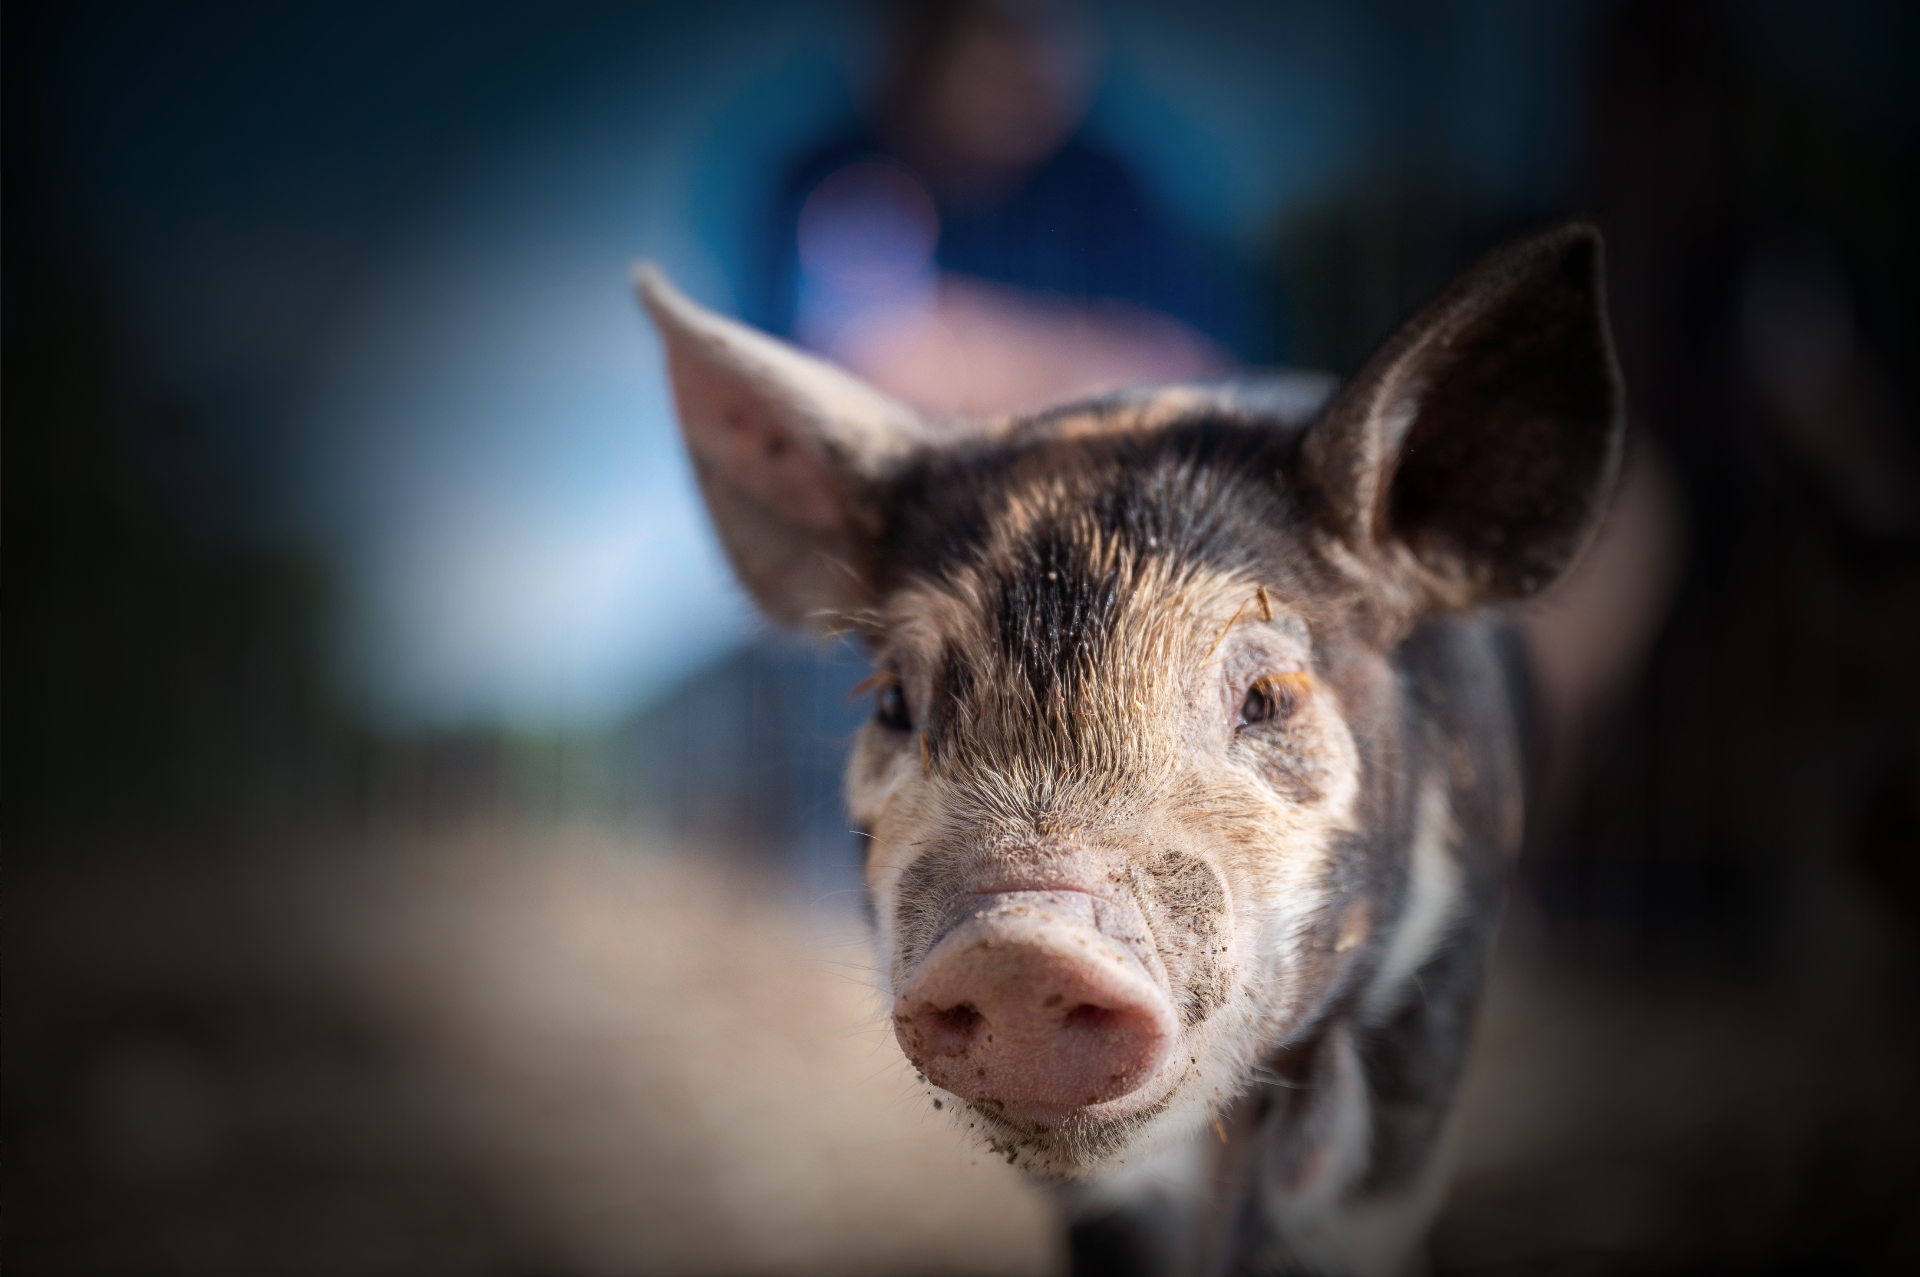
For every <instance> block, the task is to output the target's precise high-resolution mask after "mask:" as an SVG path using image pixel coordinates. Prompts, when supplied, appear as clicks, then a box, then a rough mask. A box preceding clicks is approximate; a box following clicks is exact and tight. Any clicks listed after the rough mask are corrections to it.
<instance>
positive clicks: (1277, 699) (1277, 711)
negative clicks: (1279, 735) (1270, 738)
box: [1239, 675, 1297, 727]
mask: <svg viewBox="0 0 1920 1277" xmlns="http://www.w3.org/2000/svg"><path fill="white" fill-rule="evenodd" d="M1294 683H1295V680H1294V679H1291V678H1288V677H1285V676H1283V675H1282V676H1275V675H1269V676H1268V677H1266V678H1262V679H1256V680H1255V681H1254V684H1253V686H1252V687H1249V688H1248V689H1247V699H1246V700H1244V701H1242V702H1241V703H1240V724H1239V725H1240V726H1241V727H1259V726H1262V725H1263V724H1267V723H1277V722H1279V721H1280V720H1281V719H1284V718H1285V717H1286V716H1287V715H1289V714H1291V713H1293V707H1294V702H1295V699H1296V695H1297V694H1296V692H1295V690H1294Z"/></svg>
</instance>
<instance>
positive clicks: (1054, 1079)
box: [894, 892, 1180, 1121]
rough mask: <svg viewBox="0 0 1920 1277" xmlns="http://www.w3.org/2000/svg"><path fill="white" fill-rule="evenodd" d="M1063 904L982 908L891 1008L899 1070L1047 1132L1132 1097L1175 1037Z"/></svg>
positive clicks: (1155, 1005)
mask: <svg viewBox="0 0 1920 1277" xmlns="http://www.w3.org/2000/svg"><path fill="white" fill-rule="evenodd" d="M1092 906H1093V902H1092V901H1091V900H1090V899H1089V898H1088V897H1086V896H1083V895H1080V894H1079V893H1073V892H1012V893H1004V894H1002V895H998V896H992V897H985V898H981V900H980V902H979V905H978V906H977V907H976V908H975V910H974V911H973V916H972V917H968V918H964V919H963V921H962V922H961V923H960V924H959V925H958V926H956V927H955V928H954V929H953V930H952V931H950V932H949V933H948V934H947V935H946V936H945V937H944V938H943V939H942V940H941V941H940V942H939V943H938V944H936V945H935V946H934V947H933V949H932V950H931V951H930V952H929V953H928V954H927V956H926V957H925V958H924V959H923V960H922V961H921V963H920V965H919V967H918V969H916V970H915V971H914V973H913V975H912V977H911V978H910V979H909V980H908V981H907V983H906V985H905V987H904V988H902V989H901V990H900V994H899V996H898V998H896V999H895V1002H894V1031H895V1033H896V1034H897V1035H898V1037H899V1039H900V1045H901V1048H902V1049H903V1050H904V1051H905V1052H906V1054H907V1058H909V1059H911V1060H912V1061H913V1062H914V1064H915V1065H916V1066H917V1067H918V1068H919V1069H920V1070H921V1071H922V1072H923V1073H925V1074H926V1076H927V1080H928V1081H930V1082H932V1083H934V1084H935V1085H936V1086H940V1087H943V1088H944V1089H946V1090H948V1091H951V1092H953V1093H954V1094H955V1095H958V1096H960V1097H961V1098H962V1099H966V1100H971V1101H974V1102H976V1103H984V1104H992V1105H995V1106H997V1107H998V1108H999V1110H1000V1111H1002V1112H1004V1113H1005V1114H1006V1115H1008V1116H1011V1117H1022V1118H1026V1119H1029V1120H1034V1121H1054V1120H1059V1119H1060V1118H1062V1117H1064V1116H1065V1115H1066V1113H1067V1112H1068V1111H1070V1110H1073V1109H1078V1108H1083V1107H1086V1106H1089V1105H1094V1104H1103V1103H1105V1102H1107V1101H1109V1100H1115V1099H1118V1098H1120V1097H1122V1096H1126V1095H1129V1094H1131V1093H1132V1092H1134V1091H1136V1090H1138V1089H1139V1088H1140V1087H1141V1086H1142V1085H1143V1084H1144V1083H1146V1082H1147V1080H1148V1079H1149V1078H1151V1077H1153V1076H1154V1074H1156V1073H1157V1072H1159V1071H1160V1069H1161V1068H1162V1067H1163V1066H1164V1065H1165V1064H1166V1063H1167V1061H1168V1059H1169V1057H1170V1056H1171V1055H1172V1053H1173V1048H1174V1045H1175V1039H1176V1038H1177V1036H1178V1034H1179V1031H1180V1024H1179V1020H1178V1017H1177V1016H1176V1015H1175V1014H1174V1009H1173V1003H1172V1000H1171V999H1170V998H1169V997H1168V996H1167V993H1166V991H1165V990H1163V989H1162V988H1161V987H1160V986H1159V985H1158V984H1157V983H1155V981H1154V980H1153V978H1152V976H1150V975H1149V974H1148V973H1147V971H1146V969H1145V968H1144V967H1143V966H1141V964H1140V961H1139V959H1138V958H1136V957H1135V956H1134V954H1133V953H1132V952H1131V951H1130V950H1129V949H1128V948H1127V946H1126V945H1124V944H1122V943H1121V942H1120V941H1118V940H1116V939H1114V938H1112V937H1111V936H1108V935H1106V934H1103V933H1102V932H1101V930H1100V929H1099V928H1098V927H1097V926H1096V925H1095V923H1094V910H1093V907H1092Z"/></svg>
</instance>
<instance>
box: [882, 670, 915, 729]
mask: <svg viewBox="0 0 1920 1277" xmlns="http://www.w3.org/2000/svg"><path fill="white" fill-rule="evenodd" d="M873 721H874V722H876V723H878V724H880V726H882V727H884V728H886V729H888V730H889V731H895V732H909V731H912V730H913V715H911V714H909V713H908V712H907V693H906V691H905V690H904V689H903V688H902V687H901V686H900V684H899V683H897V682H894V683H888V684H887V685H886V686H885V687H882V688H881V689H880V692H879V694H878V695H877V696H875V697H874V706H873Z"/></svg>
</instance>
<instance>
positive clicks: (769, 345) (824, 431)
mask: <svg viewBox="0 0 1920 1277" xmlns="http://www.w3.org/2000/svg"><path fill="white" fill-rule="evenodd" d="M634 284H635V287H636V289H637V290H638V292H639V294H640V300H641V302H642V303H643V304H644V305H645V306H646V308H647V312H648V313H649V314H650V315H651V316H652V317H653V321H654V323H655V325H656V326H657V327H658V328H659V330H660V336H661V340H662V342H663V344H664V346H665V348H666V355H667V369H668V373H669V375H670V376H671V378H672V381H673V394H674V402H675V405H676V406H677V408H678V410H679V416H680V428H681V432H682V433H683V435H684V436H685V438H686V441H687V451H688V452H689V453H690V454H691V456H692V458H693V464H694V470H695V472H696V473H697V475H698V476H699V480H700V487H701V491H702V492H703V493H704V494H705V496H706V499H707V505H708V507H709V509H710V510H711V512H712V514H713V520H714V524H715V526H716V527H717V528H718V529H719V532H720V538H721V541H722V542H723V543H724V544H725V545H726V548H727V553H728V556H729V557H730V558H731V559H732V561H733V565H734V569H735V570H736V571H737V572H738V573H739V575H740V578H741V581H742V583H743V584H745V585H746V587H747V588H748V590H749V591H750V592H752V594H753V595H754V597H755V599H756V601H757V602H759V604H760V606H761V607H762V608H763V609H764V610H765V611H766V612H767V613H768V614H769V615H770V616H772V617H773V618H774V619H775V620H778V621H782V622H784V623H786V624H789V625H795V626H802V627H806V628H816V629H818V628H829V629H830V628H832V621H831V616H832V614H834V613H837V612H843V611H846V610H849V609H854V608H858V607H860V606H862V605H863V604H864V603H865V602H866V597H865V596H866V574H867V570H868V567H869V559H870V557H871V549H872V547H871V544H870V538H871V536H872V534H873V531H874V529H873V527H872V520H871V518H869V517H867V515H868V513H869V512H868V511H867V510H866V508H865V506H866V504H867V502H868V500H869V498H870V497H871V496H872V494H873V490H874V487H875V485H876V484H877V483H879V482H880V481H881V480H882V479H883V478H884V477H885V475H886V474H887V473H888V472H889V471H890V470H891V469H892V467H893V466H894V465H896V464H897V463H898V461H899V460H900V459H901V458H902V457H904V456H905V455H906V454H907V452H909V451H910V450H911V449H912V448H913V447H914V446H915V445H916V444H917V443H918V441H919V439H920V438H921V434H922V431H921V427H920V423H919V422H918V420H917V419H916V418H915V417H914V416H913V414H912V413H911V412H910V411H908V410H907V409H906V408H904V407H902V406H901V405H899V404H897V403H895V402H893V401H892V400H890V399H888V398H886V397H885V396H884V395H881V394H880V393H879V392H877V391H875V390H873V389H872V388H870V387H868V386H867V385H865V384H864V383H862V382H860V381H858V380H856V379H855V378H853V377H851V376H848V375H847V374H846V373H844V372H841V371H840V370H839V369H837V368H834V367H832V366H831V365H829V364H826V363H823V362H821V361H820V360H817V359H814V358H813V357H811V356H809V355H805V354H802V353H801V352H800V351H798V350H795V349H794V348H793V347H791V346H788V345H786V344H785V343H783V342H779V341H776V340H774V339H773V338H771V337H768V336H766V335H765V334H764V333H759V332H755V331H754V330H753V329H750V328H747V327H746V326H744V325H742V324H737V323H734V322H733V321H731V320H728V319H724V318H722V317H721V316H719V315H716V314H714V313H712V312H711V311H708V310H705V309H703V308H701V307H700V306H697V305H695V304H694V303H693V302H691V301H689V300H688V299H687V298H686V297H685V296H683V295H682V294H681V293H679V292H678V291H677V290H675V289H674V287H673V286H672V285H671V284H669V283H668V282H667V280H666V278H665V276H663V275H662V274H661V273H660V272H659V271H658V270H657V269H655V268H654V267H652V266H651V265H645V264H643V265H641V266H639V267H638V268H636V270H635V271H634Z"/></svg>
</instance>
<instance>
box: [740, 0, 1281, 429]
mask: <svg viewBox="0 0 1920 1277" xmlns="http://www.w3.org/2000/svg"><path fill="white" fill-rule="evenodd" d="M1095 46H1096V40H1095V36H1094V32H1093V31H1092V29H1091V27H1090V25H1089V22H1088V19H1087V17H1086V15H1085V14H1084V13H1082V12H1081V11H1080V10H1079V8H1078V7H1077V6H1073V5H1070V4H1065V3H1045V2H1043V0H1027V2H1024V3H1021V2H1016V0H923V2H921V3H917V4H914V5H911V6H908V7H906V8H905V9H904V10H903V11H902V12H901V13H900V14H899V16H898V18H897V20H896V25H895V27H894V29H893V30H892V32H891V47H890V51H889V60H888V62H887V64H886V66H885V67H884V69H883V71H882V73H881V75H880V76H879V83H878V86H877V91H876V93H875V95H874V102H873V109H872V112H871V118H870V119H869V120H867V121H866V122H865V123H863V124H862V125H861V126H860V127H858V128H857V129H855V130H854V131H853V132H851V133H850V134H847V135H845V136H842V137H839V138H836V139H834V140H832V141H831V142H829V143H827V144H825V145H823V146H821V147H819V148H818V149H816V150H814V151H812V152H811V153H809V154H807V155H805V156H804V157H803V158H801V159H800V160H799V161H798V162H797V163H796V164H794V165H793V167H792V168H791V169H790V170H789V172H788V173H787V175H786V178H785V180H784V181H783V182H782V184H781V186H780V190H779V193H778V197H777V199H776V201H775V203H774V207H773V209H772V215H771V217H770V218H769V219H768V222H767V224H766V225H767V234H766V240H765V243H764V244H763V245H762V246H761V249H760V252H759V253H758V255H757V259H756V260H757V277H756V278H755V279H753V280H752V281H751V283H750V287H749V288H748V289H747V293H748V296H749V299H750V303H749V314H748V318H749V319H751V320H753V321H754V322H756V323H758V324H759V325H760V326H762V327H764V328H767V329H770V330H772V331H774V332H777V333H782V334H786V335H788V336H791V337H793V338H794V339H795V340H797V341H799V342H800V343H801V344H803V345H806V346H808V347H811V348H812V349H814V350H817V351H820V352H821V353H823V354H825V355H827V356H828V357H830V358H832V359H834V360H836V361H837V362H839V363H841V364H843V365H845V366H847V367H848V368H851V369H852V370H854V371H855V372H857V373H860V374H861V375H862V376H865V377H867V378H868V379H870V380H871V381H873V382H875V383H876V384H878V385H879V386H881V387H882V388H883V389H885V390H887V391H889V392H891V393H893V394H894V395H896V396H898V397H899V398H901V399H902V400H905V401H906V402H908V403H910V404H912V405H914V406H915V407H917V408H919V409H921V410H922V411H923V412H925V413H927V414H928V415H930V416H933V417H935V418H943V417H945V418H951V417H957V416H979V415H985V414H991V413H997V412H1006V411H1014V410H1018V409H1031V408H1037V407H1041V406H1044V405H1047V404H1050V403H1053V402H1058V401H1060V400H1062V399H1066V398H1072V397H1075V396H1079V395H1084V394H1089V393H1093V392H1097V391H1101V390H1107V389H1113V388H1116V387H1119V386H1123V385H1130V384H1137V383H1141V382H1150V381H1162V380H1171V379H1179V378H1186V377H1199V376H1207V375H1211V374H1217V373H1219V372H1222V371H1224V370H1225V369H1227V368H1228V367H1229V366H1230V365H1231V364H1232V362H1233V356H1232V354H1231V353H1230V348H1231V347H1232V346H1233V345H1235V344H1236V341H1237V340H1238V339H1240V337H1241V331H1240V330H1241V328H1242V322H1241V312H1242V310H1243V304H1242V301H1241V297H1240V296H1239V292H1238V290H1237V289H1236V287H1235V285H1234V283H1233V282H1231V281H1230V279H1229V278H1228V276H1227V273H1226V272H1224V271H1219V270H1214V269H1212V268H1211V266H1210V264H1209V262H1208V261H1207V259H1206V257H1205V255H1204V254H1203V253H1202V252H1201V251H1200V250H1199V249H1198V247H1197V246H1196V245H1195V244H1193V243H1192V242H1191V241H1189V240H1188V239H1187V238H1186V237H1185V236H1184V235H1183V234H1182V233H1181V231H1180V229H1179V228H1177V227H1176V226H1175V225H1174V223H1173V222H1172V221H1171V220H1170V219H1169V218H1168V216H1167V215H1166V214H1165V212H1164V211H1163V210H1162V209H1161V208H1160V207H1159V206H1158V204H1157V203H1156V202H1155V200H1154V198H1153V197H1152V195H1151V194H1150V193H1149V192H1148V191H1147V190H1146V189H1145V187H1144V186H1143V184H1142V183H1141V182H1140V181H1139V180H1138V179H1137V178H1136V177H1135V175H1134V174H1133V173H1132V172H1131V171H1130V170H1129V168H1128V166H1127V165H1126V164H1125V162H1124V161H1122V160H1121V159H1120V158H1119V157H1117V156H1115V155H1113V154H1112V153H1110V152H1108V151H1106V150H1104V149H1102V148H1101V147H1100V146H1098V145H1097V144H1095V143H1094V142H1092V141H1089V140H1088V139H1087V138H1086V137H1085V136H1084V134H1083V133H1082V131H1081V124H1082V121H1083V119H1084V118H1085V115H1086V111H1087V107H1088V104H1089V100H1090V98H1091V91H1092V88H1093V81H1094V76H1093V72H1094V69H1095V61H1096V56H1095V55H1096V47H1095Z"/></svg>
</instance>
